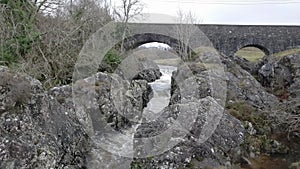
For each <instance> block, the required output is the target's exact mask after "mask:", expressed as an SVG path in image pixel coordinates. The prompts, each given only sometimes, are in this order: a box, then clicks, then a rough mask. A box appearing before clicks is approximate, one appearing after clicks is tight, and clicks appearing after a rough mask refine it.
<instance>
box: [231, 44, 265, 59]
mask: <svg viewBox="0 0 300 169" xmlns="http://www.w3.org/2000/svg"><path fill="white" fill-rule="evenodd" d="M247 47H254V48H258V49H260V50H261V51H262V52H264V53H265V55H266V56H268V55H270V54H271V52H270V50H269V49H268V48H267V47H265V46H263V45H260V44H247V45H241V46H240V47H239V48H238V49H237V50H236V51H235V53H236V52H237V51H239V50H241V49H244V48H247Z"/></svg>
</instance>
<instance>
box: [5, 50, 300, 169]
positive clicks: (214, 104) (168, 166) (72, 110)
mask: <svg viewBox="0 0 300 169" xmlns="http://www.w3.org/2000/svg"><path fill="white" fill-rule="evenodd" d="M202 55H203V56H202V58H201V59H200V58H196V59H195V60H194V61H192V62H187V63H185V64H183V65H181V66H178V68H177V71H174V72H173V74H172V83H171V92H170V97H171V98H170V102H169V105H168V106H167V107H165V108H164V109H163V110H162V111H161V114H160V116H159V117H157V119H155V120H152V121H145V119H143V109H144V108H145V107H146V106H147V103H148V102H149V101H150V100H151V98H152V97H153V91H152V88H151V86H150V85H149V82H153V81H155V80H156V79H159V78H160V76H161V73H160V71H159V67H158V66H157V65H156V64H155V63H153V62H151V61H148V60H142V61H140V62H139V63H140V64H138V65H137V67H132V69H127V68H126V67H124V68H123V69H120V70H123V71H116V73H107V72H98V73H97V74H95V75H94V76H93V77H89V78H86V79H82V80H78V81H76V82H74V83H73V84H72V85H66V86H58V87H55V88H52V89H50V90H45V89H43V88H42V85H41V83H40V82H39V81H38V80H36V79H34V78H32V77H30V76H28V75H26V74H21V73H16V72H13V71H12V70H9V69H8V68H6V67H1V68H0V79H1V80H0V161H1V163H0V168H12V169H13V168H24V169H25V168H69V169H71V168H100V169H105V168H108V169H115V168H116V169H127V168H132V169H139V168H141V169H143V168H145V169H152V168H153V169H155V168H157V169H181V168H195V169H200V168H259V167H263V168H266V169H267V168H268V166H270V164H269V165H267V164H265V163H261V162H259V161H260V160H261V159H262V157H265V156H267V158H265V159H264V161H267V162H268V161H269V162H270V161H272V158H273V157H274V156H275V157H276V158H277V157H278V156H279V157H280V160H281V161H280V164H279V163H278V164H277V163H276V166H277V167H281V168H288V167H289V168H291V169H295V168H296V169H298V168H299V165H300V164H299V163H300V161H299V159H300V152H299V147H300V145H299V139H300V134H299V133H300V131H299V122H300V119H299V118H300V117H299V116H300V105H299V103H300V102H299V101H300V86H299V83H300V55H299V54H295V55H289V56H286V57H282V58H271V57H266V58H265V59H263V60H262V61H261V62H260V63H257V64H252V63H249V62H247V61H245V60H242V59H239V58H235V57H234V56H232V57H227V56H223V55H221V57H220V62H221V63H222V65H223V67H222V68H224V71H220V67H219V66H218V65H217V67H216V65H215V64H214V63H215V62H214V63H210V58H213V57H212V56H214V55H219V54H217V53H214V52H206V53H204V54H202ZM203 59H204V60H205V59H207V60H208V61H207V62H206V63H205V64H204V63H203V62H202V61H203ZM125 62H126V61H125ZM128 62H131V61H130V60H128ZM145 63H147V64H145ZM124 64H125V63H124ZM120 67H122V65H120ZM133 69H134V72H139V73H138V74H133V73H132V72H131V71H132V70H133ZM124 70H125V71H124ZM133 75H134V76H133ZM124 77H126V79H127V80H125V79H124ZM128 79H129V80H128ZM164 131H167V132H164ZM270 168H274V167H273V166H271V167H270Z"/></svg>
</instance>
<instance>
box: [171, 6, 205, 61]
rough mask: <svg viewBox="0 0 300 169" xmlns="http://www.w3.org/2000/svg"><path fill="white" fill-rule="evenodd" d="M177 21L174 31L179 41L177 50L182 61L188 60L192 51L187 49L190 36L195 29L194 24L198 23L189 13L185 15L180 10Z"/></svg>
mask: <svg viewBox="0 0 300 169" xmlns="http://www.w3.org/2000/svg"><path fill="white" fill-rule="evenodd" d="M177 19H178V23H179V24H178V25H177V26H176V30H175V31H176V34H177V38H178V40H179V44H178V49H179V51H180V55H181V57H182V58H183V59H190V58H191V57H192V51H191V50H190V49H189V44H190V40H191V36H192V35H193V33H194V32H195V31H196V29H197V28H196V27H195V24H197V23H200V21H198V20H197V18H196V16H195V15H194V14H193V13H192V12H191V11H189V12H187V13H185V12H183V11H182V10H180V9H179V10H178V12H177Z"/></svg>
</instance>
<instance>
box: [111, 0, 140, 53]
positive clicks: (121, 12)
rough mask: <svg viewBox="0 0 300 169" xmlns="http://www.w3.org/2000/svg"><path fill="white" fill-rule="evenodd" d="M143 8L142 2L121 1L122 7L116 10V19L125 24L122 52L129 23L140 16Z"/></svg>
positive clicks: (135, 0)
mask: <svg viewBox="0 0 300 169" xmlns="http://www.w3.org/2000/svg"><path fill="white" fill-rule="evenodd" d="M143 8H144V5H143V3H142V2H141V1H140V0H121V6H119V7H115V8H114V16H115V19H116V20H117V21H120V22H122V23H123V24H124V25H123V28H122V42H121V51H123V50H124V40H125V37H126V33H128V22H129V21H130V20H133V19H134V17H136V16H138V15H140V14H141V12H142V10H143Z"/></svg>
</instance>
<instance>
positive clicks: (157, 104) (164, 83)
mask: <svg viewBox="0 0 300 169" xmlns="http://www.w3.org/2000/svg"><path fill="white" fill-rule="evenodd" d="M158 67H159V69H160V72H161V73H162V76H161V77H160V79H157V80H156V81H154V82H152V83H149V84H150V85H151V87H152V90H153V98H152V99H151V100H150V101H149V103H148V104H147V107H145V108H144V111H143V118H144V119H145V120H146V121H153V120H155V119H156V118H157V117H158V116H159V115H160V114H159V113H160V112H161V111H162V110H163V109H164V108H165V107H167V106H168V105H169V101H170V97H171V92H170V91H171V77H172V72H173V71H176V70H177V67H175V66H165V65H158Z"/></svg>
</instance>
